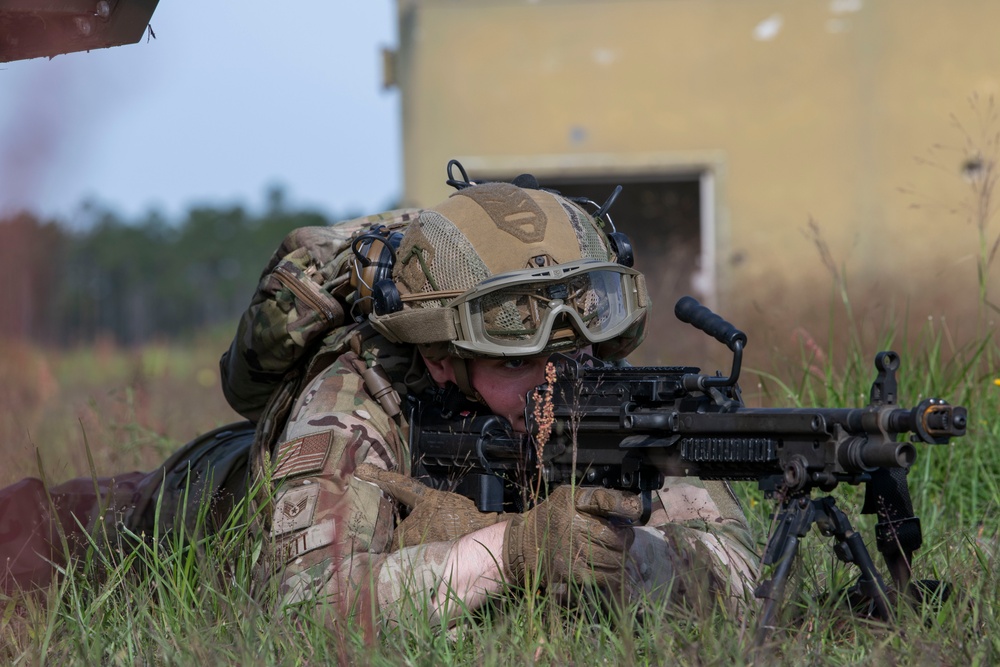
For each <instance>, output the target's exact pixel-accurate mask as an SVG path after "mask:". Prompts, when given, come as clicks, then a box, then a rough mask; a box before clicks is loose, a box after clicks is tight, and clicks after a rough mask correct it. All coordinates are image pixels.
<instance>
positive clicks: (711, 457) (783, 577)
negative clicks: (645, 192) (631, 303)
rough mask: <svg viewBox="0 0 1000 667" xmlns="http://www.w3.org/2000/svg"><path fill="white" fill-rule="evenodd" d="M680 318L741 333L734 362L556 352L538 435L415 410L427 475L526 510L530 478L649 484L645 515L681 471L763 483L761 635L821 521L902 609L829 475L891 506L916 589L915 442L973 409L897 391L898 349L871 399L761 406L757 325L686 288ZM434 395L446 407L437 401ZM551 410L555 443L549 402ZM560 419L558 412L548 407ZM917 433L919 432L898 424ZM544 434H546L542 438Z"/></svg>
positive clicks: (416, 442)
mask: <svg viewBox="0 0 1000 667" xmlns="http://www.w3.org/2000/svg"><path fill="white" fill-rule="evenodd" d="M674 312H675V314H676V315H677V317H678V318H679V319H680V320H682V321H684V322H688V323H690V324H692V325H694V326H695V327H697V328H698V329H700V330H702V331H704V332H705V333H707V334H709V335H711V336H714V337H715V338H716V339H717V340H719V341H720V342H722V343H724V344H725V345H727V346H728V347H729V349H730V350H731V351H732V353H733V363H732V370H731V371H730V373H729V375H728V376H722V375H721V374H719V373H716V375H714V376H713V375H706V374H702V373H700V372H699V369H697V368H691V367H619V366H613V365H610V364H606V363H604V362H601V361H599V360H597V359H594V358H592V357H582V358H571V357H568V356H564V355H553V357H552V359H551V361H552V363H553V364H554V365H555V370H556V381H555V382H554V383H553V384H545V385H542V386H540V387H538V389H537V390H536V391H535V392H534V393H533V394H529V396H528V400H527V408H526V412H525V416H526V422H527V424H528V430H529V432H530V433H531V435H522V434H516V433H513V432H512V430H511V428H510V424H509V423H508V422H507V421H506V420H504V419H502V418H500V417H496V416H494V415H486V416H483V415H475V414H472V413H461V412H459V411H456V410H454V409H452V408H449V407H447V406H444V407H440V408H439V409H437V410H435V409H433V408H432V407H431V406H426V405H424V406H422V409H420V410H415V411H414V421H413V429H412V431H411V451H412V452H413V469H414V474H415V475H418V476H423V477H424V479H425V481H428V482H429V483H431V484H433V485H435V486H439V487H445V486H448V487H450V488H455V489H456V490H457V491H459V492H461V493H464V494H465V495H467V496H469V497H470V498H472V499H473V500H475V501H476V503H477V506H478V507H479V509H480V510H482V511H501V510H504V509H508V510H509V509H511V508H512V507H513V508H514V509H518V502H519V500H518V499H519V498H520V497H523V495H524V494H523V493H520V494H519V493H518V491H517V489H518V488H520V489H522V490H523V489H524V488H525V487H526V486H530V485H531V484H533V480H535V479H538V478H540V479H541V480H543V481H544V482H545V484H546V485H549V486H552V485H558V484H567V483H576V484H579V485H585V486H592V485H602V486H605V487H610V488H616V489H624V490H630V491H634V492H636V493H639V494H640V495H641V496H642V498H643V503H644V507H645V508H646V514H647V515H648V513H649V507H650V499H651V493H652V491H654V490H656V489H659V488H660V486H661V485H662V484H663V482H664V479H665V477H667V476H695V477H700V478H702V479H725V480H740V481H749V480H753V481H757V482H758V484H759V486H760V488H761V489H763V490H764V491H765V492H767V494H768V495H769V496H770V497H772V498H774V499H775V500H776V501H777V503H778V505H777V510H776V512H775V515H774V521H773V524H772V525H773V531H772V533H771V535H770V536H769V539H768V541H767V546H766V548H765V551H764V556H763V562H764V564H765V565H773V566H775V567H774V568H773V569H772V571H771V578H770V579H768V580H766V581H764V582H763V583H762V584H760V585H759V587H758V588H757V590H756V595H757V597H759V598H762V599H763V601H764V603H763V607H762V612H761V617H760V624H759V630H758V642H761V641H763V638H764V637H765V636H766V633H767V632H768V628H770V627H771V626H772V625H773V622H774V617H775V614H776V611H777V607H778V605H779V604H780V602H781V599H782V597H783V595H784V587H785V584H786V582H787V580H788V576H789V573H790V571H791V567H792V564H793V562H794V560H795V557H796V554H797V551H798V545H799V540H800V539H801V538H802V537H804V536H805V535H806V534H807V533H808V532H809V530H810V528H811V527H812V526H813V525H814V524H815V525H816V526H817V527H818V528H819V530H820V532H821V533H822V534H823V535H826V536H832V537H833V538H834V540H835V544H834V551H835V553H836V555H837V556H838V558H839V559H840V560H841V561H843V562H845V563H854V564H855V565H857V566H858V568H859V569H860V570H861V576H860V578H859V581H858V586H857V589H858V592H859V593H860V594H862V595H863V596H864V598H865V599H866V600H868V601H869V604H870V606H871V613H873V614H874V615H875V616H877V617H879V618H882V619H885V620H888V619H889V618H890V617H891V597H890V593H891V592H892V591H891V589H890V588H889V587H887V586H886V584H885V583H884V581H883V579H882V578H881V576H880V575H879V573H878V571H877V569H876V567H875V565H874V563H873V561H872V558H871V555H870V554H869V552H868V549H867V548H866V547H865V544H864V542H863V541H862V539H861V536H860V534H859V533H857V532H856V531H855V530H854V529H853V528H852V526H851V523H850V521H849V520H848V517H847V516H846V514H845V513H844V512H843V511H842V510H841V509H840V508H838V507H837V505H836V503H835V501H834V499H833V498H832V497H830V496H824V497H820V498H813V497H812V493H813V491H814V490H815V489H818V490H820V491H823V492H829V491H831V490H833V489H834V488H835V487H836V486H837V485H838V484H841V483H847V484H862V483H864V484H866V495H865V503H864V507H863V508H862V512H863V513H867V514H877V516H878V524H877V526H876V542H877V545H878V548H879V550H880V551H881V553H882V554H883V557H884V558H885V560H886V563H887V565H888V567H889V570H890V572H891V575H892V578H893V581H894V583H895V588H894V590H895V591H906V590H907V587H908V584H909V577H910V566H909V564H910V558H911V556H912V554H913V552H914V551H915V550H916V549H918V548H919V547H920V544H921V533H920V522H919V519H917V518H916V517H915V516H914V515H913V509H912V504H911V502H910V495H909V489H908V487H907V481H906V472H907V469H908V468H909V467H910V466H912V465H913V462H914V460H915V458H916V447H915V446H914V443H927V444H945V443H947V442H948V440H949V438H952V437H959V436H962V435H964V434H965V426H966V410H965V408H963V407H959V406H953V405H949V404H948V403H947V402H946V401H943V400H940V399H937V398H927V399H924V400H923V401H921V402H920V403H919V404H918V405H917V406H916V407H913V408H903V407H900V406H899V405H898V403H897V384H896V370H897V369H898V368H899V365H900V360H899V355H897V354H896V353H894V352H879V353H878V354H877V355H876V356H875V368H876V370H877V376H876V378H875V381H874V382H873V383H872V388H871V397H870V401H869V403H868V405H866V406H865V407H861V408H823V407H818V408H748V407H745V406H744V404H743V401H742V399H741V397H740V390H739V387H738V385H737V381H738V379H739V375H740V368H741V364H742V357H743V348H744V346H745V345H746V342H747V337H746V335H745V334H744V333H743V332H742V331H739V330H738V329H736V328H735V327H734V326H733V325H731V324H729V323H728V322H726V321H725V320H723V319H722V318H721V317H719V316H718V315H716V314H714V313H713V312H712V311H710V310H708V309H707V308H705V307H703V306H701V305H700V304H698V302H697V301H695V300H694V299H692V298H691V297H684V298H683V299H681V300H680V301H678V302H677V305H676V307H675V309H674ZM428 407H431V409H428ZM545 409H549V410H550V412H549V414H550V415H551V429H550V431H549V433H548V438H547V440H545V441H544V446H543V447H540V448H538V447H536V445H537V444H538V442H539V439H538V436H539V434H540V429H541V425H540V424H539V423H538V422H539V419H537V418H536V415H540V414H544V412H543V410H545ZM546 421H549V420H548V419H547V420H546ZM903 434H909V435H910V439H909V441H900V440H899V436H901V435H903ZM542 439H543V440H544V436H543V438H542Z"/></svg>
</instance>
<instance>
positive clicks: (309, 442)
mask: <svg viewBox="0 0 1000 667" xmlns="http://www.w3.org/2000/svg"><path fill="white" fill-rule="evenodd" d="M332 444H333V431H332V430H329V431H320V432H319V433H313V434H312V435H307V436H305V437H302V438H297V439H295V440H289V441H288V442H285V443H282V444H281V446H279V447H278V452H277V455H276V456H275V460H276V461H277V462H278V467H277V468H275V469H274V473H273V476H274V479H275V480H278V479H282V478H284V477H291V476H292V475H304V474H307V473H312V472H318V471H320V470H322V469H323V464H324V463H326V457H327V456H329V455H330V446H331V445H332Z"/></svg>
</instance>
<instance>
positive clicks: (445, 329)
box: [368, 308, 458, 345]
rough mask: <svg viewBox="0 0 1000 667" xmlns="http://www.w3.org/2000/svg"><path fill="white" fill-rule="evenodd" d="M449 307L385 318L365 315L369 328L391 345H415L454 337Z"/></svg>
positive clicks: (402, 311)
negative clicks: (369, 323) (404, 343)
mask: <svg viewBox="0 0 1000 667" xmlns="http://www.w3.org/2000/svg"><path fill="white" fill-rule="evenodd" d="M453 312H454V311H453V310H452V309H451V308H413V309H408V310H401V311H398V312H395V313H388V314H386V315H375V314H374V313H373V314H371V315H369V316H368V319H369V321H370V322H371V324H372V327H373V328H374V329H375V330H376V331H378V332H379V333H380V334H382V335H383V336H385V337H386V338H388V339H389V342H392V343H403V342H406V343H414V344H417V345H422V344H429V343H440V342H445V341H452V340H455V339H456V338H458V331H457V330H456V329H455V317H454V315H453Z"/></svg>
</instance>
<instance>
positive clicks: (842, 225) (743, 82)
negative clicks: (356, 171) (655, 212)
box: [397, 0, 1000, 307]
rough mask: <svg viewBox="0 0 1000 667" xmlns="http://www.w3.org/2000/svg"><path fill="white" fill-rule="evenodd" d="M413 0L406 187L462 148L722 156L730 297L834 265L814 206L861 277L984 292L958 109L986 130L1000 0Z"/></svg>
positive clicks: (573, 165)
mask: <svg viewBox="0 0 1000 667" xmlns="http://www.w3.org/2000/svg"><path fill="white" fill-rule="evenodd" d="M398 4H399V12H400V46H399V54H398V58H397V76H398V80H399V83H400V87H401V88H402V90H403V117H404V156H405V157H404V159H405V174H404V178H405V198H406V199H407V201H408V202H409V203H415V204H422V205H426V204H431V203H434V202H436V201H438V200H440V199H442V198H443V197H445V196H447V195H448V194H449V192H450V189H449V188H448V187H447V186H446V185H444V177H445V175H444V166H445V163H446V162H447V160H448V159H450V158H453V157H455V158H460V159H462V160H463V161H464V162H465V163H466V164H467V166H469V167H470V168H473V169H484V170H489V171H496V170H497V169H501V170H510V171H511V172H512V173H519V172H522V171H535V172H538V173H540V174H541V175H544V174H551V173H559V174H566V173H593V172H595V171H601V170H609V169H610V170H614V169H618V170H620V171H621V172H622V173H629V172H631V171H635V170H648V169H650V168H653V169H660V170H664V171H670V170H671V169H684V168H689V167H691V166H695V167H698V168H704V169H707V170H709V173H711V174H713V176H714V182H715V187H716V189H715V202H714V204H715V226H716V233H715V237H714V241H713V243H714V247H713V248H712V250H714V252H715V256H716V258H717V263H716V266H715V274H716V275H715V278H716V283H717V285H718V286H719V295H718V296H719V304H720V305H721V306H723V307H724V306H725V305H726V304H733V303H735V301H736V299H735V298H734V297H735V292H736V291H737V290H742V294H746V293H747V286H752V289H751V290H750V291H751V292H752V293H751V296H752V297H754V298H758V299H764V298H766V297H767V296H768V295H771V296H775V295H776V296H778V297H781V296H782V295H783V294H785V293H786V291H787V290H788V288H789V286H795V285H801V284H803V280H807V279H806V278H804V277H806V276H809V275H817V274H822V279H823V281H825V282H822V281H817V285H820V284H825V285H829V278H828V276H827V274H826V271H825V269H823V268H822V267H821V265H820V261H819V254H818V253H817V251H816V248H815V246H814V244H813V241H811V240H810V239H809V238H807V235H806V234H805V233H804V231H805V230H806V229H807V223H808V220H809V219H810V217H812V218H814V219H815V220H816V221H817V222H818V223H819V225H820V228H821V232H822V235H823V238H824V239H825V240H826V242H827V243H828V244H829V247H830V250H831V253H832V255H833V257H834V258H835V260H836V261H837V262H838V263H840V262H844V263H846V266H847V271H848V274H849V275H850V276H851V277H852V278H854V279H857V280H874V279H875V278H876V277H878V276H883V278H882V281H883V282H882V283H880V284H887V282H886V281H888V282H891V281H892V280H891V279H890V278H885V276H886V275H888V273H887V271H891V272H893V273H894V275H895V277H896V282H897V283H899V284H900V285H904V286H910V287H912V286H914V285H924V284H929V283H941V282H942V281H944V282H952V281H953V280H954V281H958V282H957V283H956V284H961V285H963V286H966V287H967V290H968V291H967V292H965V291H963V292H962V293H961V295H960V297H959V298H960V299H970V300H972V301H973V302H974V301H975V286H976V282H975V280H976V279H975V255H976V253H977V251H978V250H977V235H976V231H975V227H974V226H973V225H971V224H967V223H966V221H965V218H964V216H963V215H962V214H961V213H959V214H955V213H950V212H949V209H953V208H956V207H959V206H961V204H962V203H963V202H967V201H968V196H967V195H968V184H967V183H965V182H963V180H962V178H961V175H960V171H961V165H962V162H963V154H962V151H961V150H960V149H961V147H962V143H963V138H962V135H961V133H960V132H959V131H958V130H956V129H955V127H954V126H953V123H952V120H951V116H952V115H954V116H956V117H957V118H958V119H959V121H960V123H962V124H964V125H965V127H966V129H967V130H968V131H969V132H971V133H973V134H975V133H978V131H979V129H978V125H977V120H976V114H975V113H974V111H973V110H972V109H970V105H969V97H970V95H971V94H973V93H978V94H979V95H980V96H982V98H983V101H982V102H981V103H980V105H979V108H980V109H981V110H983V111H985V110H986V109H987V103H986V101H985V100H986V99H988V98H989V96H990V95H992V94H994V93H995V92H997V87H998V81H1000V46H998V45H997V44H998V42H997V39H996V31H997V28H996V26H998V25H1000V3H997V2H993V1H992V0H948V1H945V0H880V1H874V0H833V1H817V0H659V1H655V0H648V1H639V0H618V1H604V2H598V1H586V0H580V1H575V2H573V1H568V0H564V1H546V0H537V1H535V2H531V1H514V0H507V1H503V0H479V1H473V0H463V1H458V0H453V1H448V0H399V3H398ZM768 26H771V27H772V28H775V27H777V30H773V29H772V31H771V33H770V34H767V31H766V28H767V27H768ZM755 31H757V36H756V37H755ZM765 37H766V39H765ZM992 131H993V132H997V131H1000V123H993V125H992ZM934 145H947V146H951V147H953V148H954V149H953V150H943V149H941V150H937V151H936V152H935V155H933V156H932V155H931V152H930V151H931V149H932V147H933V146H934ZM921 157H923V158H927V157H931V159H932V160H933V161H936V162H937V166H929V165H927V164H921V163H920V161H919V160H918V159H917V158H921ZM472 176H473V177H475V173H474V172H473V173H472ZM543 182H544V181H543ZM901 189H906V190H907V191H908V192H903V191H901ZM914 204H917V205H919V206H918V207H914ZM992 232H993V236H996V234H997V233H998V228H997V223H993V227H992ZM882 267H885V269H886V270H885V271H883V269H882ZM997 275H1000V274H998V273H997V269H996V268H995V269H994V275H993V277H994V278H996V276H997ZM998 282H1000V280H998ZM807 283H808V281H807ZM873 284H874V283H873ZM998 291H1000V285H998ZM902 292H903V294H904V296H905V294H906V292H907V290H906V289H903V290H902ZM826 295H827V293H826V292H824V293H823V295H822V296H823V300H824V302H825V301H826Z"/></svg>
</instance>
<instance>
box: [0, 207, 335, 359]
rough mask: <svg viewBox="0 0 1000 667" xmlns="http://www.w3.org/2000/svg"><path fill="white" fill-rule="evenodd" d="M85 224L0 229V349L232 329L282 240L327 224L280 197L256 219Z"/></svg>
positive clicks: (12, 220) (212, 216) (101, 218)
mask: <svg viewBox="0 0 1000 667" xmlns="http://www.w3.org/2000/svg"><path fill="white" fill-rule="evenodd" d="M88 217H89V222H88V224H86V225H85V226H83V227H82V228H79V229H71V228H69V227H68V226H67V225H65V224H63V223H61V222H59V221H55V220H43V219H40V218H39V217H37V216H36V215H34V214H32V213H29V212H22V213H19V214H16V215H12V216H9V217H7V218H5V219H2V220H0V339H3V338H21V339H29V340H34V341H36V342H39V343H43V344H49V345H69V344H77V343H88V342H91V341H93V340H95V339H96V338H98V337H109V336H110V337H113V338H114V340H116V341H117V342H119V343H122V344H137V343H142V342H145V341H148V340H151V339H155V338H166V337H178V336H184V335H187V334H190V333H193V332H195V331H197V330H199V329H202V328H204V327H208V326H212V325H216V324H220V323H224V322H235V321H236V319H237V318H238V317H239V315H240V314H241V313H242V311H243V309H244V308H246V306H247V304H248V303H249V301H250V296H251V295H252V293H253V290H254V288H255V287H256V285H257V281H258V279H259V278H260V272H261V269H262V268H263V267H264V265H265V263H266V262H267V260H268V258H269V257H270V256H271V253H272V252H273V251H274V249H275V248H277V247H278V244H279V243H280V242H281V240H282V239H283V238H284V236H285V235H286V234H287V233H288V232H290V231H291V230H292V229H295V228H296V227H303V226H310V225H326V224H330V223H331V222H333V219H331V218H329V217H328V216H326V215H324V214H321V213H318V212H315V211H308V210H288V209H287V208H286V207H285V206H284V204H283V197H282V194H281V192H280V190H275V191H272V192H271V193H270V196H269V199H268V205H267V206H266V207H265V210H264V211H263V212H260V213H253V212H250V211H248V210H247V209H245V208H244V207H242V206H230V207H198V208H192V209H190V210H188V212H187V214H186V216H185V217H183V219H180V220H168V219H166V218H165V217H164V216H163V215H161V214H160V213H157V212H155V211H151V212H149V213H147V214H145V215H144V216H142V217H141V218H139V219H132V220H129V219H124V218H122V217H120V216H119V215H118V214H116V213H115V212H114V211H112V210H109V209H95V210H90V212H89V215H88ZM343 217H345V218H346V217H353V216H350V215H347V216H343ZM336 219H341V218H336Z"/></svg>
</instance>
